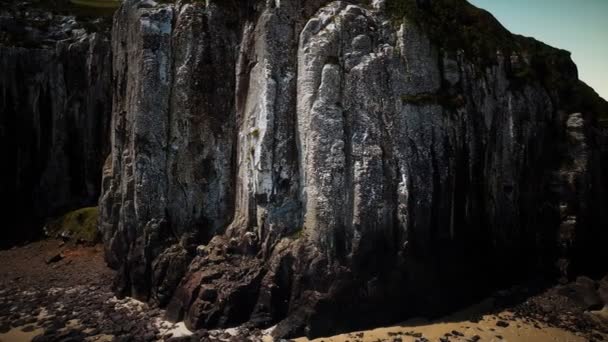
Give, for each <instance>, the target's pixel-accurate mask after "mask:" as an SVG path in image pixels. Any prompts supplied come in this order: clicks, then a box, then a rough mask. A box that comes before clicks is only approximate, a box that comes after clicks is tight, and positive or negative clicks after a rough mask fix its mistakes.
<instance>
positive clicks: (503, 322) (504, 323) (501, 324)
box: [496, 321, 509, 328]
mask: <svg viewBox="0 0 608 342" xmlns="http://www.w3.org/2000/svg"><path fill="white" fill-rule="evenodd" d="M496 326H498V327H501V328H506V327H508V326H509V323H507V322H505V321H498V322H496Z"/></svg>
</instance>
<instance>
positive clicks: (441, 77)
mask: <svg viewBox="0 0 608 342" xmlns="http://www.w3.org/2000/svg"><path fill="white" fill-rule="evenodd" d="M112 39H113V41H112V50H113V65H114V75H113V87H114V88H113V92H114V94H113V113H112V116H113V120H112V127H111V141H112V142H111V144H112V152H111V155H110V157H109V158H108V159H107V160H106V164H105V166H104V170H103V182H102V187H103V189H102V196H101V198H100V202H99V206H100V212H101V224H100V229H101V231H102V234H103V237H104V242H105V246H106V257H107V260H108V262H109V263H110V265H112V266H113V267H115V268H117V269H119V275H118V277H117V279H116V289H117V290H118V291H119V292H120V293H122V294H123V295H133V296H135V297H137V298H139V299H144V300H150V301H154V302H157V303H159V304H160V305H167V306H168V312H169V315H170V316H171V318H172V319H175V320H181V319H184V320H185V321H186V324H187V326H188V327H190V328H192V329H198V328H203V327H204V328H211V327H226V326H234V325H239V324H243V323H248V324H251V325H254V326H257V327H268V326H272V325H274V324H278V325H277V327H276V329H275V330H274V334H275V336H294V335H299V334H307V335H309V336H319V335H324V334H328V333H331V332H336V331H340V330H344V329H348V328H351V327H353V326H361V325H365V324H374V323H379V322H387V321H390V320H394V319H399V318H403V317H406V316H407V315H419V314H438V313H440V312H441V311H442V310H446V309H449V308H451V307H453V306H455V305H459V304H462V303H463V302H465V301H467V300H471V299H474V298H475V296H476V295H480V294H482V293H483V291H486V290H488V289H491V288H493V287H496V286H498V285H504V284H506V283H508V282H510V281H513V280H514V279H518V278H519V277H524V276H526V275H528V274H530V273H532V272H534V273H535V274H538V273H539V272H540V273H541V274H549V275H557V276H562V277H571V276H573V275H575V274H577V273H580V272H590V271H602V270H601V268H602V267H603V266H605V265H598V263H595V262H594V261H597V260H606V248H603V246H605V244H606V243H607V242H608V239H607V232H606V228H605V227H606V213H605V209H606V201H605V195H604V194H605V191H603V190H602V189H606V183H605V181H606V177H605V174H606V168H605V167H606V163H605V162H606V154H605V149H604V150H602V141H603V140H602V139H605V138H604V137H603V136H602V134H601V132H602V131H601V128H600V125H599V124H598V119H599V118H600V116H601V115H606V114H607V113H608V111H606V107H607V106H606V103H605V102H604V101H603V100H601V99H600V98H599V97H598V96H597V95H596V94H595V93H593V91H592V90H590V89H589V88H587V87H586V86H585V85H583V84H582V83H580V81H578V77H577V71H576V66H575V65H574V64H573V63H572V61H571V60H570V56H569V53H567V52H566V51H561V50H557V49H554V48H551V47H548V46H546V45H544V44H542V43H540V42H537V41H535V40H533V39H530V38H524V37H519V36H515V35H512V34H510V33H509V32H507V31H506V30H505V29H504V28H503V27H502V26H501V25H500V24H499V23H498V22H496V21H495V20H494V19H493V17H492V16H491V15H489V14H488V13H486V12H484V11H481V10H479V9H477V8H475V7H473V6H471V5H469V4H468V3H467V2H466V1H464V0H444V1H439V0H437V1H413V0H373V1H328V0H309V1H296V0H281V1H278V0H276V1H274V0H268V1H261V0H260V1H254V0H250V1H202V2H201V1H191V2H187V1H178V2H177V3H173V2H162V3H156V2H154V1H151V0H146V1H139V0H126V1H125V2H124V3H123V5H122V7H121V9H120V10H119V11H118V12H117V14H116V15H115V18H114V26H113V32H112ZM602 151H604V152H602ZM601 258H603V259H601ZM379 308H381V309H379ZM370 312H373V313H374V315H373V316H370V315H369V314H365V313H370Z"/></svg>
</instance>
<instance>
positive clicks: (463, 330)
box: [295, 299, 608, 342]
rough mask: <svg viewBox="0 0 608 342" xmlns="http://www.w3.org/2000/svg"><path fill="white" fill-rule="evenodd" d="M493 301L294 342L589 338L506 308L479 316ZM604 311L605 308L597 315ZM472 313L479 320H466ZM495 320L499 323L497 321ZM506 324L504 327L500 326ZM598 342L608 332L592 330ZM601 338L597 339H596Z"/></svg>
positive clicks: (563, 341)
mask: <svg viewBox="0 0 608 342" xmlns="http://www.w3.org/2000/svg"><path fill="white" fill-rule="evenodd" d="M493 305H494V304H493V300H492V299H488V300H485V301H483V302H481V303H479V304H477V305H473V306H471V307H469V308H466V309H464V310H461V311H459V312H456V313H454V314H452V315H449V316H446V317H444V318H442V319H438V320H435V321H428V320H425V319H412V320H409V321H406V322H403V323H402V324H399V325H395V326H391V327H383V328H377V329H372V330H367V331H356V332H351V333H348V334H341V335H337V336H333V337H325V338H317V339H314V340H309V339H307V338H298V339H296V340H295V341H297V342H306V341H315V342H321V341H324V342H356V341H360V342H366V341H370V342H372V341H373V342H377V341H389V342H409V341H425V339H427V340H429V341H494V342H508V341H525V342H556V341H558V342H585V341H590V339H589V338H588V337H587V336H585V335H584V334H583V333H580V332H573V331H569V330H566V329H563V328H559V327H552V326H550V325H548V324H546V323H543V322H539V321H536V320H532V319H527V318H519V317H516V315H514V314H513V312H511V311H509V310H503V311H500V312H498V313H493V314H486V315H479V313H482V312H491V311H492V308H493ZM606 312H608V308H607V309H605V310H604V312H603V313H597V315H598V316H601V315H603V314H605V313H606ZM472 316H476V317H478V319H479V321H477V322H474V321H471V320H469V318H470V317H472ZM498 322H501V323H500V324H499V323H498ZM505 323H506V325H508V326H506V327H505V326H504V325H505ZM594 333H595V338H596V339H597V340H598V341H602V340H605V341H608V334H605V333H604V334H602V333H601V332H594ZM600 337H601V339H600Z"/></svg>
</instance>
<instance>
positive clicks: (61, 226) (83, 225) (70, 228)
mask: <svg viewBox="0 0 608 342" xmlns="http://www.w3.org/2000/svg"><path fill="white" fill-rule="evenodd" d="M98 220H99V210H98V209H97V207H88V208H82V209H78V210H74V211H71V212H69V213H67V214H65V215H63V216H61V217H59V218H57V219H54V220H52V221H51V222H49V223H48V224H47V226H46V228H45V229H46V233H47V235H49V236H51V237H66V238H69V239H71V240H74V241H84V242H97V241H98V240H99V231H98V229H97V223H98Z"/></svg>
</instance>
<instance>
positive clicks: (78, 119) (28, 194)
mask: <svg viewBox="0 0 608 342" xmlns="http://www.w3.org/2000/svg"><path fill="white" fill-rule="evenodd" d="M12 6H18V4H16V3H11V4H4V3H2V7H3V8H2V10H1V11H2V14H1V16H0V154H1V155H2V156H3V161H2V167H1V168H0V198H1V200H2V203H3V205H2V206H1V209H0V210H1V213H0V216H2V218H3V222H4V223H3V227H4V229H3V230H2V234H1V236H2V244H3V245H4V244H6V243H13V242H15V241H19V240H22V239H29V238H32V237H34V236H36V235H37V234H39V233H41V232H42V226H43V224H44V220H45V219H46V218H48V217H50V216H55V215H59V214H62V213H64V212H66V211H68V210H70V209H73V208H79V207H83V206H87V205H89V206H90V205H94V204H95V203H96V202H97V199H98V197H99V184H100V180H101V166H102V164H103V160H104V158H105V156H106V155H107V153H108V151H109V144H108V141H109V137H108V132H109V126H110V118H111V115H110V114H111V103H110V102H109V101H110V94H111V84H112V82H111V47H110V40H109V36H108V34H107V32H105V33H104V32H103V30H101V29H100V30H99V32H87V30H86V29H85V28H84V27H83V24H82V23H81V22H80V21H78V20H76V19H75V18H74V17H73V16H67V15H54V14H51V13H49V12H47V11H46V10H40V9H36V8H31V7H27V6H26V7H24V8H22V7H15V8H13V7H12ZM24 6H25V5H24ZM90 25H94V24H90Z"/></svg>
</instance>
